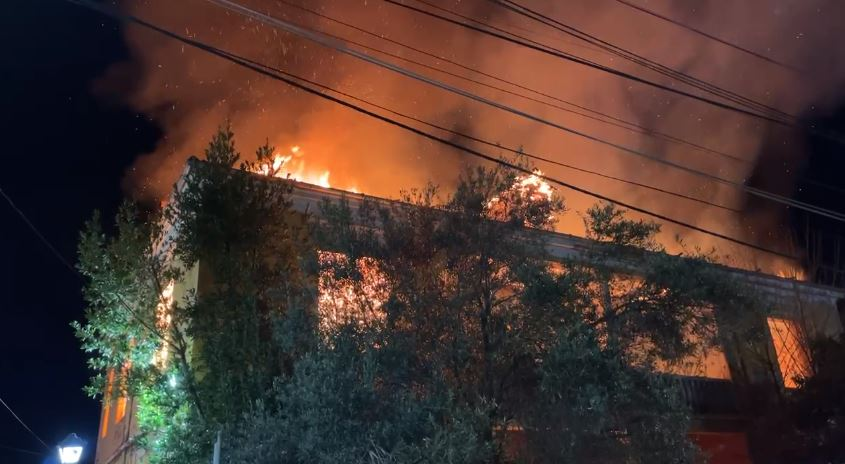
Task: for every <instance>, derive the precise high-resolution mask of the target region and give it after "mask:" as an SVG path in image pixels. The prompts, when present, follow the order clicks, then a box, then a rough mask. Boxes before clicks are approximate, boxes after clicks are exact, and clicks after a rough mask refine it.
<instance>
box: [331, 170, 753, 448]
mask: <svg viewBox="0 0 845 464" xmlns="http://www.w3.org/2000/svg"><path fill="white" fill-rule="evenodd" d="M546 187H547V186H543V185H542V184H541V182H540V180H539V177H537V176H517V175H516V174H515V173H513V172H510V171H507V170H502V169H498V168H497V169H483V168H478V169H474V170H470V171H468V172H466V173H465V175H464V176H463V177H462V178H461V179H460V181H459V184H458V187H457V189H456V191H455V193H454V194H453V195H451V196H449V197H448V198H447V199H446V200H445V201H440V202H438V201H437V198H438V196H437V190H436V189H435V188H433V187H429V188H427V189H425V190H423V191H420V192H411V193H410V194H407V195H405V196H404V198H403V200H404V201H403V202H402V203H398V204H396V203H394V204H384V203H379V202H365V203H364V204H363V205H361V206H360V207H358V208H357V211H353V210H352V208H351V207H350V206H349V204H346V203H343V202H341V203H340V204H327V205H325V208H324V214H323V216H324V217H326V218H327V219H326V220H325V221H322V222H321V223H320V227H319V228H318V229H317V235H318V237H319V240H318V243H319V244H320V245H321V246H323V247H325V248H326V249H330V250H333V251H336V252H340V253H342V254H343V255H344V256H346V257H347V259H340V260H337V259H333V260H327V261H326V262H325V263H324V265H325V267H326V268H328V269H329V271H330V272H329V274H330V275H332V276H337V275H342V276H346V278H345V279H333V280H332V281H333V282H337V283H338V287H337V288H334V289H331V288H327V289H326V291H328V292H332V291H334V292H336V293H340V294H349V292H353V293H355V292H357V297H355V298H347V299H345V300H344V301H345V302H348V301H363V302H366V301H368V300H369V301H370V302H373V301H375V302H376V303H377V304H376V306H378V308H377V309H378V310H379V311H380V316H379V317H375V318H374V317H373V316H372V314H373V308H372V307H366V308H363V309H362V305H360V304H353V305H349V304H343V305H342V306H343V307H344V308H343V309H344V310H345V311H347V312H349V311H351V312H352V313H353V314H347V317H346V319H345V320H346V321H347V322H355V321H358V323H361V322H362V321H365V325H366V326H367V327H369V328H370V329H371V330H374V331H376V332H377V333H379V334H380V335H379V338H378V341H377V342H376V345H377V346H380V347H383V348H382V350H386V351H387V350H390V349H391V348H392V349H393V350H394V351H397V352H401V353H404V354H403V358H402V359H404V361H403V362H404V363H405V364H404V365H406V366H407V367H406V368H405V369H404V370H403V371H402V372H403V373H404V375H406V376H407V377H405V378H402V379H401V381H402V382H404V384H406V385H408V388H414V389H417V390H419V391H426V389H427V388H432V389H441V388H446V389H447V390H448V391H449V392H450V394H451V395H453V396H454V397H455V398H456V400H457V401H458V402H459V403H458V404H462V405H466V407H467V408H469V409H473V408H480V407H482V405H483V406H484V409H485V410H486V411H487V413H488V416H487V420H486V422H487V424H486V426H485V427H486V428H481V429H482V430H483V434H482V435H481V436H480V437H479V439H481V440H483V441H484V442H485V443H488V444H489V446H490V447H491V449H493V453H494V458H493V461H494V462H499V461H503V460H508V459H512V458H519V459H523V460H531V461H533V462H561V460H564V461H566V460H570V461H571V462H579V461H580V460H581V459H582V458H586V457H590V456H592V457H595V458H597V459H599V460H600V461H601V460H613V459H617V460H621V461H624V462H653V461H674V462H688V461H690V460H691V459H692V458H693V455H694V453H692V450H693V447H692V445H690V443H689V442H688V441H687V439H686V427H685V426H684V424H686V423H687V417H688V412H687V411H686V409H685V407H684V406H683V405H682V404H681V403H680V401H679V400H678V395H677V392H676V391H675V390H676V388H677V385H676V384H675V383H673V382H671V381H669V380H668V379H667V378H666V377H661V376H660V375H659V374H658V373H657V372H656V369H657V368H658V367H663V368H667V366H668V367H671V366H672V365H673V364H674V363H682V362H684V361H688V360H689V359H690V357H691V356H693V355H694V354H696V353H698V352H701V351H703V350H705V349H707V348H708V347H710V346H712V345H713V344H714V343H716V340H717V337H718V336H719V334H720V330H718V329H719V325H720V324H717V322H721V321H730V322H731V325H733V326H735V327H736V328H737V329H740V328H743V327H745V325H743V324H741V322H744V320H743V319H744V317H741V316H739V315H740V314H745V315H746V316H748V317H751V316H753V314H755V313H752V312H749V311H748V310H749V309H753V305H754V300H753V298H751V295H750V294H748V292H747V290H746V289H744V288H742V287H741V286H739V285H737V284H735V283H732V282H730V280H729V279H728V277H727V275H726V274H725V273H724V272H722V271H720V270H718V269H716V268H714V267H713V266H712V265H711V262H710V261H711V260H710V258H709V256H708V255H705V254H702V253H699V252H697V251H696V252H694V253H690V254H687V255H685V256H681V257H678V256H668V255H666V254H665V253H664V252H663V249H662V248H661V247H659V246H658V245H657V244H656V241H655V239H654V235H655V234H656V233H657V231H658V230H659V227H658V226H657V225H656V224H653V223H647V222H642V221H631V220H627V219H625V218H624V214H623V212H621V211H619V210H617V209H616V208H614V207H613V206H611V205H600V206H597V207H595V208H593V209H591V210H589V211H588V213H587V224H586V225H587V234H588V236H589V237H591V238H593V239H594V240H595V246H594V248H593V249H592V250H590V252H589V253H588V255H587V257H586V258H587V259H584V260H580V259H579V260H575V259H571V260H565V261H564V262H562V263H559V265H553V264H552V263H550V262H549V260H548V258H547V255H546V253H545V245H546V243H545V241H544V240H545V237H546V235H544V234H532V233H526V227H528V228H534V229H550V228H551V227H552V225H553V218H554V216H555V214H557V213H560V212H561V211H562V210H563V205H562V203H561V202H560V201H558V200H557V199H555V197H554V195H552V194H551V193H550V191H549V190H547V189H546ZM408 204H410V205H413V207H409V206H408ZM376 231H377V232H376ZM367 259H374V260H375V262H376V263H377V266H378V270H379V272H378V278H377V281H378V287H379V288H380V292H379V294H378V298H373V288H374V286H373V284H372V282H367V279H368V278H367V273H364V272H361V269H360V267H361V266H360V263H362V260H367ZM632 263H638V264H636V265H634V264H632ZM364 306H366V305H364ZM370 306H371V305H370ZM329 310H330V311H329V312H331V313H333V312H334V309H332V308H329ZM356 310H357V311H359V313H358V314H355V311H356ZM717 312H718V315H719V318H720V319H719V321H717ZM576 360H577V361H578V362H574V361H576ZM390 381H394V379H393V378H392V377H391V379H390ZM599 411H605V412H608V411H614V414H610V415H605V414H601V413H599ZM585 420H586V422H585V423H583V425H584V428H578V427H573V423H575V422H581V421H585ZM514 431H516V432H514ZM518 436H522V437H524V438H525V439H526V440H527V442H528V443H527V446H526V447H525V448H524V450H528V451H524V450H523V451H519V450H517V449H514V448H515V446H514V445H513V443H515V442H517V441H518V440H519V439H518V438H517V437H518Z"/></svg>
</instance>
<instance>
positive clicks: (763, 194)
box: [206, 0, 845, 222]
mask: <svg viewBox="0 0 845 464" xmlns="http://www.w3.org/2000/svg"><path fill="white" fill-rule="evenodd" d="M206 1H207V2H208V3H212V4H215V5H218V6H220V7H221V8H224V9H226V10H229V11H232V12H235V13H238V14H241V15H242V16H245V17H248V18H252V19H254V20H256V21H259V22H262V23H264V24H267V25H270V26H274V27H277V28H279V29H282V30H284V31H287V32H289V33H292V34H295V35H298V36H300V37H304V38H306V39H309V40H311V41H313V42H316V43H318V44H320V45H323V46H325V47H328V48H331V49H334V50H336V51H340V52H342V53H345V54H348V55H351V56H353V57H356V58H359V59H361V60H363V61H366V62H369V63H371V64H374V65H376V66H379V67H382V68H385V69H388V70H391V71H394V72H396V73H398V74H401V75H404V76H406V77H410V78H412V79H415V80H419V81H421V82H425V83H427V84H430V85H433V86H435V87H438V88H441V89H443V90H446V91H448V92H451V93H455V94H457V95H461V96H463V97H466V98H469V99H471V100H475V101H477V102H480V103H483V104H485V105H488V106H491V107H494V108H497V109H500V110H503V111H506V112H509V113H511V114H515V115H517V116H520V117H522V118H525V119H528V120H531V121H534V122H538V123H540V124H543V125H546V126H549V127H553V128H555V129H558V130H561V131H563V132H566V133H569V134H573V135H577V136H579V137H582V138H585V139H587V140H591V141H593V142H597V143H600V144H603V145H607V146H610V147H613V148H616V149H618V150H620V151H623V152H626V153H629V154H632V155H636V156H640V157H643V158H647V159H650V160H652V161H653V162H656V163H659V164H663V165H666V166H671V167H674V168H676V169H679V170H682V171H685V172H688V173H690V174H693V175H696V176H699V177H702V178H706V179H709V180H711V181H715V182H718V183H720V184H723V185H728V186H732V187H734V188H737V189H739V190H742V191H744V192H746V193H748V194H750V195H754V196H757V197H760V198H765V199H768V200H771V201H774V202H777V203H781V204H784V205H787V206H791V207H793V208H797V209H801V210H805V211H808V212H812V213H814V214H817V215H820V216H825V217H828V218H830V219H834V220H837V221H841V222H845V214H843V213H839V212H836V211H832V210H829V209H825V208H820V207H818V206H814V205H811V204H808V203H805V202H802V201H798V200H794V199H791V198H788V197H785V196H783V195H778V194H775V193H771V192H768V191H765V190H762V189H758V188H756V187H751V186H747V185H745V184H743V183H740V182H736V181H732V180H729V179H725V178H722V177H719V176H716V175H713V174H709V173H706V172H704V171H700V170H696V169H693V168H690V167H688V166H685V165H682V164H679V163H676V162H673V161H669V160H667V159H665V158H663V157H660V156H656V155H652V154H649V153H646V152H643V151H641V150H637V149H633V148H630V147H627V146H625V145H621V144H619V143H616V142H612V141H609V140H605V139H603V138H601V137H598V136H595V135H591V134H589V133H586V132H583V131H580V130H576V129H573V128H571V127H567V126H564V125H562V124H559V123H556V122H553V121H549V120H547V119H545V118H542V117H539V116H536V115H534V114H531V113H528V112H526V111H523V110H520V109H517V108H514V107H511V106H508V105H505V104H503V103H499V102H497V101H495V100H492V99H489V98H486V97H483V96H480V95H477V94H474V93H472V92H469V91H467V90H464V89H461V88H459V87H455V86H452V85H449V84H447V83H444V82H442V81H438V80H437V79H434V78H431V77H428V76H425V75H422V74H419V73H417V72H415V71H412V70H409V69H406V68H403V67H401V66H399V65H396V64H394V63H391V62H388V61H384V60H382V59H379V58H377V57H374V56H371V55H368V54H367V53H364V52H361V51H358V50H356V49H353V48H350V47H347V46H346V45H345V44H344V43H342V42H338V41H337V39H334V38H331V37H327V36H325V35H324V34H322V33H320V32H317V31H314V30H312V29H308V28H306V27H302V26H299V25H296V24H293V23H291V22H289V21H285V20H281V19H278V18H275V17H272V16H269V15H266V14H263V13H260V12H258V11H255V10H252V9H250V8H248V7H245V6H243V5H240V4H238V3H236V2H232V1H229V0H206ZM385 1H392V0H385Z"/></svg>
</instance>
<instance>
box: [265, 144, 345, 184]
mask: <svg viewBox="0 0 845 464" xmlns="http://www.w3.org/2000/svg"><path fill="white" fill-rule="evenodd" d="M303 156H304V153H303V151H302V148H301V147H300V146H299V145H294V146H292V147H291V148H290V154H288V155H282V154H278V153H277V154H275V155H273V160H272V161H264V162H261V163H259V164H258V166H257V167H256V168H255V169H253V172H256V173H259V174H263V175H265V176H270V177H278V178H282V179H291V180H295V181H299V182H305V183H308V184H314V185H319V186H320V187H326V188H331V183H330V182H329V176H330V175H331V172H330V171H329V170H328V169H326V170H324V171H317V170H312V169H308V168H306V165H305V160H304V159H303ZM346 190H348V191H350V192H352V193H358V190H357V189H355V188H349V189H346Z"/></svg>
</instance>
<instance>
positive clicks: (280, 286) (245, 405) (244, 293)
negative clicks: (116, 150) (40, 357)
mask: <svg viewBox="0 0 845 464" xmlns="http://www.w3.org/2000/svg"><path fill="white" fill-rule="evenodd" d="M267 151H272V148H271V147H267V146H265V147H261V148H259V151H258V153H257V155H258V158H259V161H256V162H260V161H261V157H262V155H265V154H266V152H267ZM206 156H207V159H208V163H207V164H198V165H196V169H194V170H193V171H192V172H191V175H190V176H189V177H188V178H187V179H185V184H184V185H183V186H182V188H181V189H180V190H176V191H174V194H173V197H172V199H171V202H170V204H169V205H168V206H166V207H165V208H163V210H162V211H159V212H156V213H152V214H148V215H142V214H140V213H139V211H138V209H137V208H134V207H132V206H129V205H127V206H125V207H124V208H122V209H121V211H120V213H119V214H118V218H117V227H116V231H115V234H114V235H113V236H112V237H110V238H109V237H106V235H105V234H104V233H103V232H102V230H101V228H100V224H99V217H98V216H96V215H95V217H94V219H93V220H92V221H91V222H89V223H88V225H87V226H86V228H85V230H84V231H83V233H82V236H81V240H80V245H79V259H80V270H81V271H82V273H83V275H85V276H86V277H87V284H86V289H85V295H86V299H87V300H88V303H89V306H88V309H87V312H86V321H85V323H84V324H76V325H75V327H76V331H77V336H78V337H79V338H80V340H81V342H82V345H83V349H85V350H86V351H87V352H88V353H90V355H91V357H90V362H89V364H90V366H91V367H92V368H93V369H94V370H95V372H96V375H95V376H94V378H93V380H92V383H91V385H90V388H89V392H90V393H92V394H100V393H102V392H103V391H106V390H107V389H106V388H104V387H105V386H104V383H105V379H106V377H107V373H108V372H117V373H118V377H119V384H120V386H121V388H120V389H111V391H112V393H113V395H114V396H117V395H120V394H129V395H132V396H134V397H135V398H137V400H138V401H137V404H138V419H139V427H140V429H141V431H142V437H141V438H140V439H139V445H140V446H143V447H145V448H147V449H148V450H149V451H150V460H151V462H156V463H157V462H178V463H186V462H198V461H204V460H205V458H206V457H207V453H208V451H209V450H210V444H211V437H212V435H213V433H214V431H215V430H216V429H219V428H221V427H223V425H224V424H226V423H229V422H231V421H232V420H233V418H237V417H240V416H241V415H242V414H245V413H246V412H248V411H250V410H251V409H252V407H253V406H254V404H255V403H256V402H257V401H260V400H261V399H262V398H265V397H266V395H267V394H268V392H269V391H270V389H271V387H272V384H273V381H274V379H276V378H278V377H280V376H282V375H284V373H285V371H286V369H288V368H289V363H290V359H289V358H290V357H292V356H295V355H296V354H295V353H297V352H300V351H302V350H304V349H307V347H308V342H307V333H308V332H309V329H308V327H307V325H308V324H309V323H312V322H313V320H312V319H313V318H311V319H309V318H308V317H303V316H302V308H305V307H307V306H309V303H307V301H308V300H309V298H311V300H312V301H313V292H311V293H312V295H311V296H309V293H308V292H309V290H310V288H309V287H308V286H307V285H305V284H304V281H303V280H302V278H303V275H304V273H303V267H304V266H307V262H308V260H309V259H310V255H309V253H308V251H307V250H308V247H307V246H306V247H303V246H299V244H300V243H301V242H302V238H303V234H304V232H305V228H304V221H303V220H299V221H297V220H296V217H295V215H294V214H293V213H292V212H291V211H290V203H289V201H288V199H287V194H288V192H289V190H290V186H289V185H288V184H285V183H280V182H265V181H264V180H263V179H260V178H257V177H256V176H254V175H252V174H249V171H250V170H252V169H253V168H254V166H253V165H252V164H251V163H244V164H242V165H241V168H240V169H239V170H233V169H231V167H232V166H233V164H234V163H235V162H236V161H237V159H238V158H239V155H238V154H237V153H236V152H235V151H234V139H233V134H232V132H231V130H230V129H229V128H228V127H226V128H222V127H221V128H220V129H219V131H218V133H217V134H216V135H215V136H214V139H213V141H212V142H211V144H210V145H209V148H208V150H206ZM200 261H201V262H202V269H203V272H204V273H207V275H208V276H211V279H210V280H211V281H210V282H207V284H208V285H207V286H206V288H203V291H202V292H201V293H200V294H198V293H196V292H195V291H192V292H188V293H186V294H185V295H183V296H182V297H181V298H178V299H176V300H173V301H171V298H170V295H171V294H172V292H173V284H174V283H176V282H180V281H182V280H183V279H184V278H185V276H186V275H187V273H188V271H189V270H191V269H192V268H195V266H196V265H197V263H198V262H200ZM277 324H281V325H283V324H288V325H291V324H299V325H302V326H304V330H302V333H303V334H306V335H304V336H300V337H299V339H300V340H301V341H303V344H301V345H300V346H298V347H296V348H295V349H293V348H292V349H291V351H285V350H284V349H283V348H282V347H281V346H280V344H277V343H275V341H274V338H273V332H274V326H275V325H277ZM105 400H107V401H108V400H110V398H105Z"/></svg>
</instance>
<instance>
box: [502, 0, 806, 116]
mask: <svg viewBox="0 0 845 464" xmlns="http://www.w3.org/2000/svg"><path fill="white" fill-rule="evenodd" d="M488 1H489V2H491V3H494V4H496V5H499V6H500V7H502V8H505V9H506V10H509V11H512V12H514V13H517V14H518V15H520V16H523V17H526V18H529V19H532V20H534V21H537V22H539V23H541V24H543V25H545V26H548V27H551V28H553V29H555V30H557V31H559V32H562V33H564V34H566V35H569V36H572V37H575V38H577V39H580V40H583V41H584V42H586V43H589V44H592V45H594V46H597V47H599V48H601V49H602V50H605V51H608V52H610V53H612V54H614V55H616V56H618V57H621V58H623V59H626V60H628V61H631V62H633V63H635V64H638V65H640V66H643V67H645V68H647V69H650V70H652V71H655V72H657V73H659V74H661V75H663V76H666V77H669V78H672V79H677V80H679V81H681V82H683V83H685V84H688V85H691V86H693V87H695V88H698V89H700V90H704V91H705V92H709V93H712V94H714V95H717V96H719V97H722V98H725V99H727V100H730V101H733V102H735V103H739V104H741V105H745V106H747V107H749V108H754V109H757V110H760V111H763V112H770V113H771V114H775V115H778V116H780V117H783V118H788V119H792V120H796V119H797V117H796V116H794V115H791V114H788V113H786V112H784V111H782V110H779V109H777V108H774V107H772V106H769V105H766V104H764V103H761V102H758V101H756V100H753V99H751V98H749V97H746V96H743V95H740V94H738V93H736V92H733V91H731V90H728V89H725V88H724V87H720V86H718V85H716V84H713V83H711V82H707V81H705V80H702V79H699V78H697V77H695V76H693V75H690V74H687V73H684V72H682V71H679V70H677V69H674V68H671V67H669V66H666V65H664V64H661V63H658V62H656V61H654V60H651V59H648V58H646V57H644V56H642V55H639V54H637V53H634V52H632V51H630V50H628V49H625V48H622V47H619V46H617V45H615V44H613V43H610V42H608V41H606V40H603V39H600V38H599V37H597V36H595V35H592V34H589V33H587V32H584V31H583V30H580V29H578V28H576V27H574V26H571V25H569V24H566V23H563V22H561V21H559V20H557V19H554V18H552V17H550V16H547V15H545V14H543V13H540V12H539V11H537V10H532V9H531V8H528V7H526V6H524V5H521V4H520V3H518V2H516V1H513V0H488Z"/></svg>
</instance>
